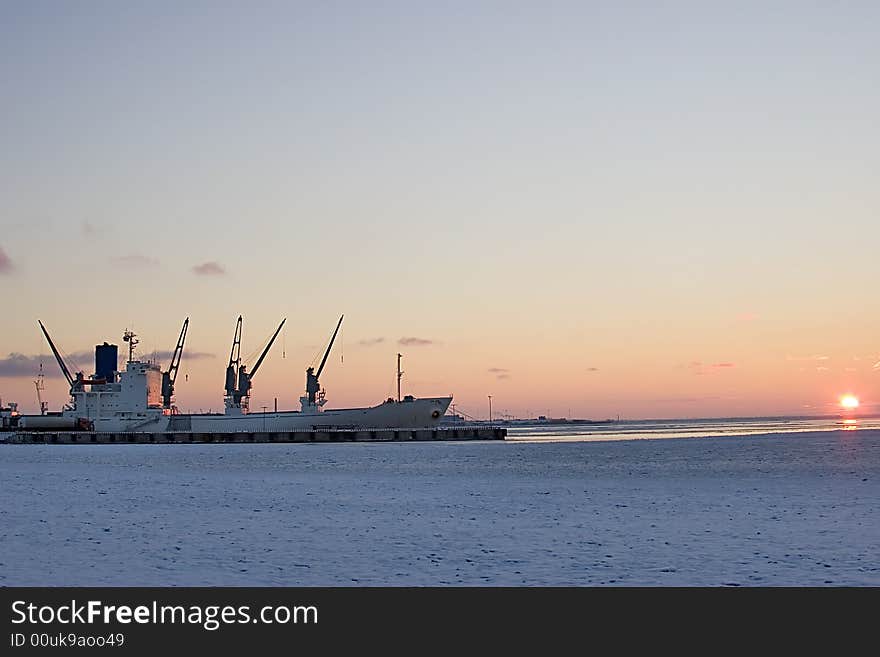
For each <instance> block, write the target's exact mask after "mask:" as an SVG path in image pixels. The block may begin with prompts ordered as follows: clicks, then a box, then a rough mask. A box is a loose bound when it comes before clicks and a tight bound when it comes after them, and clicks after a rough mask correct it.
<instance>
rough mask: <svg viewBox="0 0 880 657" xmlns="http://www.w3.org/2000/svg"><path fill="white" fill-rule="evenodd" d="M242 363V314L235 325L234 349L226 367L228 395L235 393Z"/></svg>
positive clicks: (230, 353)
mask: <svg viewBox="0 0 880 657" xmlns="http://www.w3.org/2000/svg"><path fill="white" fill-rule="evenodd" d="M240 363H241V315H239V316H238V322H237V323H236V325H235V336H234V337H233V338H232V350H231V351H230V352H229V365H228V366H227V367H226V395H227V396H229V397H231V396H232V395H234V394H235V379H236V375H237V374H238V372H237V371H236V370H237V369H238V366H239V364H240Z"/></svg>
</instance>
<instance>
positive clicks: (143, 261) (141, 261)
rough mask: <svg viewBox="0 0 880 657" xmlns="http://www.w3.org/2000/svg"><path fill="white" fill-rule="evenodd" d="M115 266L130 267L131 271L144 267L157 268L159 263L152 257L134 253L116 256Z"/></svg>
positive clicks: (114, 259)
mask: <svg viewBox="0 0 880 657" xmlns="http://www.w3.org/2000/svg"><path fill="white" fill-rule="evenodd" d="M112 260H113V264H115V265H119V266H120V267H130V268H131V269H140V268H143V267H155V266H156V265H158V264H159V261H158V260H156V259H155V258H151V257H150V256H145V255H140V254H138V253H132V254H131V255H124V256H116V257H115V258H113V259H112Z"/></svg>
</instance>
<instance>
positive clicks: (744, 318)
mask: <svg viewBox="0 0 880 657" xmlns="http://www.w3.org/2000/svg"><path fill="white" fill-rule="evenodd" d="M736 319H737V321H739V322H754V321H755V320H756V319H758V315H756V314H755V313H740V314H739V315H737V316H736Z"/></svg>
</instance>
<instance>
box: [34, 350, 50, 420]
mask: <svg viewBox="0 0 880 657" xmlns="http://www.w3.org/2000/svg"><path fill="white" fill-rule="evenodd" d="M34 386H35V387H36V389H37V404H39V406H40V415H45V414H46V411H48V410H49V403H48V402H44V401H43V391H44V390H45V389H46V385H45V381H44V380H43V363H42V362H41V363H40V373H39V374H37V378H36V379H34Z"/></svg>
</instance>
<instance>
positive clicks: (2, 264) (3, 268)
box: [0, 246, 14, 274]
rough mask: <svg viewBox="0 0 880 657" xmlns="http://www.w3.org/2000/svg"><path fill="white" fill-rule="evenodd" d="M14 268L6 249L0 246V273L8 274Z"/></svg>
mask: <svg viewBox="0 0 880 657" xmlns="http://www.w3.org/2000/svg"><path fill="white" fill-rule="evenodd" d="M13 269H14V267H13V265H12V260H10V259H9V256H8V255H6V251H4V250H3V247H2V246H0V274H8V273H9V272H11V271H12V270H13Z"/></svg>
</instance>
